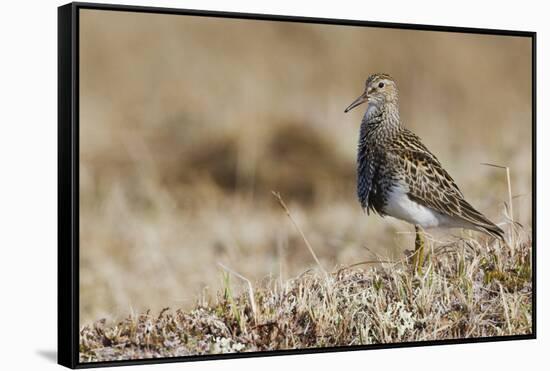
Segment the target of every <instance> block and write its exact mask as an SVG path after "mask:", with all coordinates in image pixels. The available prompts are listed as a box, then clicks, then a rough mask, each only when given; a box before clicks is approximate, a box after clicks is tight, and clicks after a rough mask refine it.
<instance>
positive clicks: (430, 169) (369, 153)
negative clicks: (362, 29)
mask: <svg viewBox="0 0 550 371" xmlns="http://www.w3.org/2000/svg"><path fill="white" fill-rule="evenodd" d="M363 103H367V108H366V110H365V113H364V115H363V119H362V120H361V128H360V131H359V143H358V146H357V169H356V170H357V196H358V199H359V202H360V203H361V207H362V208H363V210H366V212H367V214H369V212H370V211H372V212H374V213H375V214H378V215H380V216H382V217H384V216H392V217H394V218H397V219H400V220H403V221H405V222H408V223H410V224H413V225H414V226H415V234H416V236H415V250H414V253H413V255H412V262H413V264H414V266H416V269H417V271H420V270H421V266H422V264H423V262H424V244H425V242H424V241H425V238H424V233H425V232H424V229H429V228H465V229H470V230H475V231H480V232H483V233H486V234H488V235H490V236H492V237H494V238H496V239H499V240H503V241H504V231H503V230H502V229H501V228H499V227H498V226H497V225H495V224H494V223H493V222H491V221H490V220H489V219H488V218H487V217H485V216H484V215H483V214H482V213H480V212H479V211H477V210H476V209H475V208H474V207H473V206H472V205H471V204H470V203H469V202H468V201H466V199H465V198H464V194H463V193H462V191H461V190H460V188H459V187H458V186H457V184H456V182H455V181H454V179H453V178H452V177H451V176H450V175H449V173H448V172H447V170H445V168H444V167H443V166H442V165H441V162H440V161H439V160H438V159H437V157H436V156H435V155H434V154H433V153H432V152H430V150H428V148H427V147H426V146H425V145H424V144H423V143H422V141H421V139H420V138H419V137H418V136H417V135H416V134H414V133H413V132H412V131H410V130H408V129H407V128H405V127H404V125H403V123H402V121H401V118H400V116H399V92H398V88H397V83H396V81H395V80H394V79H393V78H392V77H391V76H390V75H388V74H386V73H375V74H372V75H370V76H369V77H368V78H367V80H366V82H365V90H364V91H363V93H362V94H361V95H360V96H359V97H358V98H357V99H355V100H354V101H353V102H352V103H351V104H350V105H349V106H348V107H347V108H346V109H345V111H344V112H345V113H347V112H349V111H350V110H352V109H353V108H355V107H357V106H359V105H361V104H363Z"/></svg>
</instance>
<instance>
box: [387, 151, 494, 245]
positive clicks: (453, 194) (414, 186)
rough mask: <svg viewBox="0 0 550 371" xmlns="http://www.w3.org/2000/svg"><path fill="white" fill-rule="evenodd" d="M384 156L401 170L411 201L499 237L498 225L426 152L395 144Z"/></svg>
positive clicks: (434, 158)
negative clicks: (472, 201) (478, 209)
mask: <svg viewBox="0 0 550 371" xmlns="http://www.w3.org/2000/svg"><path fill="white" fill-rule="evenodd" d="M424 148H425V147H424ZM424 148H423V149H424ZM387 155H388V157H389V160H390V161H392V162H394V163H396V164H397V165H398V166H399V167H401V168H402V169H403V170H404V172H403V173H404V174H406V175H405V176H404V179H403V180H404V181H405V183H406V184H407V185H408V188H409V190H408V196H409V198H410V199H411V200H413V201H415V202H417V203H419V204H420V205H422V206H425V207H429V208H431V209H433V210H436V211H438V212H440V213H442V214H444V215H448V216H452V217H456V218H459V219H461V220H463V221H466V222H468V223H471V224H473V225H474V226H477V227H479V228H481V229H483V230H484V231H485V232H487V233H489V234H491V235H494V236H497V237H501V236H502V233H503V232H502V230H501V229H500V228H498V227H497V226H496V225H494V224H493V223H492V222H491V221H490V220H489V219H487V218H486V217H485V216H484V215H483V214H481V213H480V212H479V211H477V210H476V209H474V207H473V206H472V205H470V204H469V203H468V202H467V201H466V200H465V199H464V195H463V194H462V192H461V191H460V189H459V188H458V186H457V185H456V183H455V181H454V180H453V178H452V177H451V176H450V175H449V173H448V172H447V171H446V170H445V169H444V168H443V166H441V163H440V162H439V161H438V160H437V158H436V157H435V156H434V155H433V154H431V153H430V152H429V151H427V150H417V149H411V148H395V147H394V148H392V149H390V151H389V152H388V153H387Z"/></svg>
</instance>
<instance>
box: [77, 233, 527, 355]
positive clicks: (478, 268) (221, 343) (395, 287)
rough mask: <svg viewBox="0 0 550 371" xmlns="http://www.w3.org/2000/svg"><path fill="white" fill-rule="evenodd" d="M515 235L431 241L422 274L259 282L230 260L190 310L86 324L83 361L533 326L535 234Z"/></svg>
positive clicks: (385, 268) (313, 274)
mask: <svg viewBox="0 0 550 371" xmlns="http://www.w3.org/2000/svg"><path fill="white" fill-rule="evenodd" d="M512 234H513V237H512ZM508 236H509V238H510V239H513V240H514V241H515V242H514V243H515V246H514V247H513V248H511V247H510V246H507V245H506V244H502V243H499V242H497V241H492V242H490V241H486V240H474V239H459V240H456V241H454V242H453V243H451V244H447V245H441V244H438V243H435V242H433V241H432V242H431V243H430V247H431V254H430V256H429V258H428V260H427V262H426V265H425V266H424V271H423V273H422V274H420V275H417V274H415V272H414V270H413V269H412V267H411V265H410V264H408V263H406V262H403V261H401V262H396V263H391V264H388V263H383V264H378V265H377V266H375V267H366V268H362V269H361V268H358V267H342V268H339V269H337V270H335V271H333V272H332V273H330V274H326V273H325V272H323V271H320V270H310V271H306V272H304V273H302V274H301V275H300V276H298V277H295V278H293V279H289V280H285V281H283V280H280V279H268V280H265V281H264V282H261V283H259V284H257V285H256V286H254V287H253V286H252V284H250V282H248V284H249V285H246V286H243V285H242V284H241V282H242V281H241V279H242V278H244V277H242V276H240V274H238V273H236V272H232V271H231V270H229V272H228V270H227V268H226V270H225V271H222V275H223V287H224V288H223V290H222V291H221V292H219V293H218V295H217V297H216V298H215V299H213V300H208V299H206V298H202V299H201V300H199V301H198V302H197V303H196V305H195V306H194V307H193V308H192V309H189V310H181V309H180V310H176V311H175V312H173V311H170V310H169V309H168V308H166V309H163V310H162V311H161V312H160V313H159V314H153V313H151V312H150V311H147V312H146V313H143V314H140V315H130V316H128V317H127V318H126V319H124V320H122V321H120V322H118V323H106V321H105V320H102V321H98V322H96V323H95V324H93V325H86V326H83V327H82V328H81V330H80V360H81V361H82V362H94V361H107V360H123V359H135V358H151V357H172V356H188V355H202V354H217V353H233V352H250V351H266V350H280V349H305V348H312V347H334V346H349V345H362V344H379V343H396V342H409V341H422V340H441V339H459V338H460V339H467V338H474V337H488V336H502V335H517V334H529V333H531V329H532V327H531V325H532V323H531V318H532V317H531V313H532V307H531V303H532V301H531V300H532V297H531V295H532V291H531V288H532V286H531V258H530V257H531V239H530V232H529V231H527V230H525V229H523V228H520V227H516V228H514V231H512V232H511V234H509V235H508ZM234 279H235V280H236V281H237V282H234ZM235 288H237V290H239V289H240V291H241V292H240V293H236V292H235Z"/></svg>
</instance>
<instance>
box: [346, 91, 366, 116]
mask: <svg viewBox="0 0 550 371" xmlns="http://www.w3.org/2000/svg"><path fill="white" fill-rule="evenodd" d="M367 98H368V97H367V92H364V93H363V94H361V95H360V96H359V97H358V98H357V99H356V100H354V101H353V103H352V104H350V105H349V106H348V108H346V109H345V110H344V113H347V112H348V111H351V110H352V109H354V108H355V107H357V106H359V105H360V104H363V103H365V102H366V101H367Z"/></svg>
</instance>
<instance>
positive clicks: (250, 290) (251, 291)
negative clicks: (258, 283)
mask: <svg viewBox="0 0 550 371" xmlns="http://www.w3.org/2000/svg"><path fill="white" fill-rule="evenodd" d="M218 265H219V266H220V267H222V269H224V270H225V271H227V272H229V273H231V274H232V275H234V276H235V277H237V278H240V279H241V280H243V281H245V282H246V283H247V284H248V298H249V300H250V306H251V308H252V313H253V314H254V324H256V323H257V322H258V312H257V310H256V300H255V299H254V289H253V288H252V282H250V280H249V279H248V278H246V277H244V276H243V275H240V274H239V273H237V272H235V271H234V270H232V269H231V268H228V267H226V266H225V265H223V264H222V263H219V262H218Z"/></svg>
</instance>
